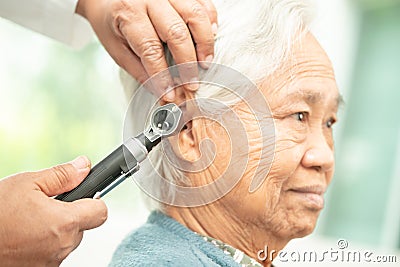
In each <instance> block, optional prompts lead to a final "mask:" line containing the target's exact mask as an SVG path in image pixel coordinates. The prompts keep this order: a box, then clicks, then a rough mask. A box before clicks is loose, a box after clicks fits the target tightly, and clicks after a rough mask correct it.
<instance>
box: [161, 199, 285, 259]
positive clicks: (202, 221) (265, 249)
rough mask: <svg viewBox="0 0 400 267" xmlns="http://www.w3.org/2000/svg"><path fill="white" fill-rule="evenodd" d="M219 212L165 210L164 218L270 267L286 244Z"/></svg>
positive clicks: (208, 207) (204, 208) (205, 208)
mask: <svg viewBox="0 0 400 267" xmlns="http://www.w3.org/2000/svg"><path fill="white" fill-rule="evenodd" d="M219 210H220V209H218V208H216V207H215V204H211V205H206V206H202V207H196V208H179V207H169V208H168V209H167V214H168V215H169V216H171V217H172V218H174V219H175V220H177V221H178V222H180V223H181V224H183V225H185V226H186V227H188V228H189V229H191V230H192V231H194V232H196V233H198V234H200V235H204V236H210V237H212V238H215V239H218V240H220V241H222V242H224V243H226V244H228V245H230V246H232V247H234V248H236V249H239V250H241V251H243V252H244V253H245V254H246V255H247V256H249V257H251V258H253V259H255V260H257V261H258V262H260V263H261V264H262V265H264V266H271V261H272V260H273V259H274V257H276V256H277V254H278V252H279V251H280V250H281V249H283V247H284V246H285V245H286V244H287V243H288V241H289V240H280V239H279V238H275V236H274V235H273V233H270V232H269V231H267V230H266V229H265V228H263V227H258V226H256V225H252V224H249V223H246V222H242V221H241V220H240V219H239V218H234V216H230V215H229V214H227V213H221V212H220V211H219Z"/></svg>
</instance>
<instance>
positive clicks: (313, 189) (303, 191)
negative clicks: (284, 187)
mask: <svg viewBox="0 0 400 267" xmlns="http://www.w3.org/2000/svg"><path fill="white" fill-rule="evenodd" d="M325 190H326V187H325V186H322V185H310V186H302V187H294V188H291V189H289V190H288V191H289V192H291V193H293V194H295V195H296V196H297V197H299V198H301V199H303V200H304V201H305V202H306V203H307V206H309V207H310V208H311V209H314V210H321V209H323V207H324V193H325Z"/></svg>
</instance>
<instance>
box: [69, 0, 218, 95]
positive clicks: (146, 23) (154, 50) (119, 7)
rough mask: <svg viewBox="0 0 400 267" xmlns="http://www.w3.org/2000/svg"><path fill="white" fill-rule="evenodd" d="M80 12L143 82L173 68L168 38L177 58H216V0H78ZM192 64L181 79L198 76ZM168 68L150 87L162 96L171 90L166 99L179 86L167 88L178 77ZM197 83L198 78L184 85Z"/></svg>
mask: <svg viewBox="0 0 400 267" xmlns="http://www.w3.org/2000/svg"><path fill="white" fill-rule="evenodd" d="M76 13H78V14H80V15H81V16H83V17H85V18H86V19H87V20H88V21H89V22H90V24H91V25H92V27H93V29H94V31H95V32H96V34H97V36H98V38H99V40H100V42H101V43H102V44H103V46H104V47H105V49H106V50H107V51H108V53H109V54H110V55H111V57H112V58H113V59H114V60H115V61H116V63H117V64H118V65H119V66H121V67H122V68H123V69H125V70H126V71H127V72H128V73H129V74H130V75H132V76H133V77H134V78H135V79H136V80H138V81H139V82H140V83H143V82H144V81H146V80H147V79H148V78H149V77H151V76H152V75H154V74H156V73H158V72H160V71H163V70H165V69H166V68H168V65H167V62H166V59H165V55H164V47H163V43H166V44H167V45H168V48H169V50H170V51H171V53H172V56H173V58H174V60H175V63H176V64H180V63H186V62H193V61H202V62H200V65H201V66H202V67H203V68H207V66H208V64H207V63H209V62H211V61H212V59H213V55H214V34H215V33H216V31H217V13H216V10H215V7H214V6H213V4H212V2H211V0H169V1H168V0H79V1H78V4H77V7H76ZM192 38H193V39H192ZM190 65H191V67H187V68H184V69H183V68H181V69H179V72H180V73H179V74H180V78H181V79H182V82H190V81H191V80H192V79H196V78H197V73H198V69H197V64H190ZM163 73H165V75H157V79H154V81H152V88H149V89H150V90H151V91H153V90H155V91H153V93H156V95H157V96H159V95H160V94H162V93H164V92H165V91H167V92H169V93H167V94H166V95H165V96H164V97H163V100H164V101H172V100H174V99H175V92H174V91H171V90H167V89H168V88H169V87H171V86H173V85H174V83H173V80H172V79H171V77H170V75H169V74H168V72H163ZM159 76H160V77H159ZM155 88H157V89H155ZM197 88H198V85H197V84H195V83H192V84H187V86H185V89H188V90H191V91H195V90H196V89H197ZM157 90H158V91H157Z"/></svg>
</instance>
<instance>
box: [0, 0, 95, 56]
mask: <svg viewBox="0 0 400 267" xmlns="http://www.w3.org/2000/svg"><path fill="white" fill-rule="evenodd" d="M77 2H78V0H0V16H1V17H3V18H5V19H8V20H11V21H13V22H15V23H18V24H20V25H22V26H24V27H26V28H29V29H32V30H34V31H36V32H39V33H42V34H44V35H47V36H49V37H51V38H53V39H55V40H58V41H61V42H63V43H65V44H68V45H70V46H72V47H74V48H82V47H83V46H85V45H86V44H87V43H88V42H89V41H90V40H91V39H92V37H93V31H92V28H91V26H90V24H89V22H88V21H86V20H85V19H84V18H83V17H81V16H79V15H78V14H75V8H76V4H77Z"/></svg>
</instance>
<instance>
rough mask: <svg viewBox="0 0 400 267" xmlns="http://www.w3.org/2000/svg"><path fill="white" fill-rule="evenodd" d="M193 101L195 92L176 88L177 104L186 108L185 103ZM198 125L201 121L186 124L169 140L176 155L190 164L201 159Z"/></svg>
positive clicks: (180, 87)
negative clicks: (197, 135) (197, 134)
mask: <svg viewBox="0 0 400 267" xmlns="http://www.w3.org/2000/svg"><path fill="white" fill-rule="evenodd" d="M178 84H179V83H178ZM191 99H193V92H188V90H185V89H184V88H183V86H178V87H176V88H175V101H174V103H175V104H177V105H182V104H183V105H184V106H186V104H185V102H186V101H190V100H191ZM189 106H190V105H187V106H186V107H187V108H190V107H189ZM198 123H199V121H196V120H190V121H188V122H186V124H185V125H184V127H183V128H182V129H181V131H180V132H179V134H177V135H175V136H172V137H170V138H169V141H170V143H171V145H172V148H173V150H174V152H175V154H176V155H177V156H178V157H179V158H181V159H183V160H186V161H189V162H195V161H196V160H198V159H199V157H200V150H199V143H198V138H196V133H198V132H197V131H198V127H196V126H197V125H198Z"/></svg>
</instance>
